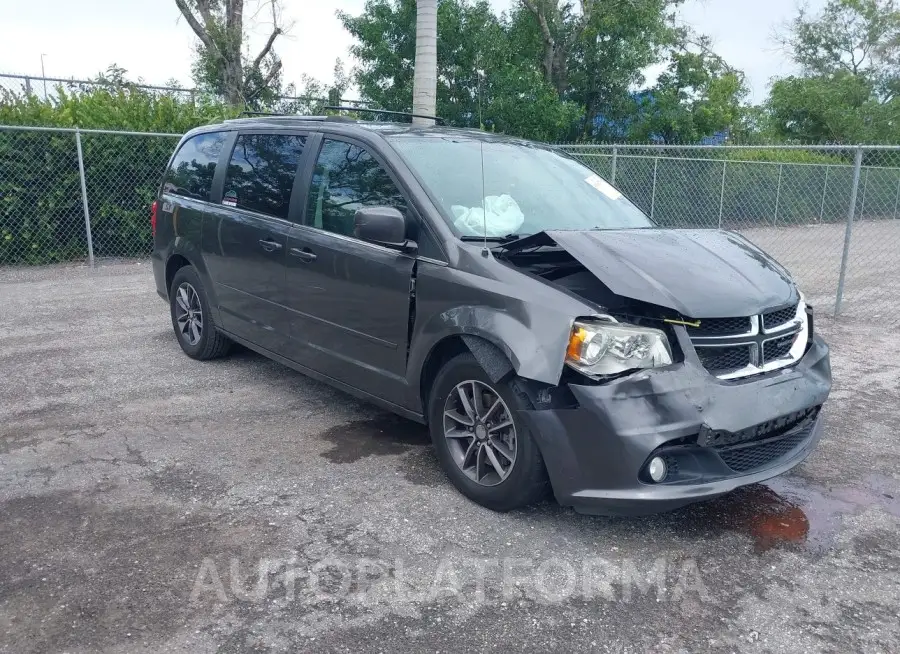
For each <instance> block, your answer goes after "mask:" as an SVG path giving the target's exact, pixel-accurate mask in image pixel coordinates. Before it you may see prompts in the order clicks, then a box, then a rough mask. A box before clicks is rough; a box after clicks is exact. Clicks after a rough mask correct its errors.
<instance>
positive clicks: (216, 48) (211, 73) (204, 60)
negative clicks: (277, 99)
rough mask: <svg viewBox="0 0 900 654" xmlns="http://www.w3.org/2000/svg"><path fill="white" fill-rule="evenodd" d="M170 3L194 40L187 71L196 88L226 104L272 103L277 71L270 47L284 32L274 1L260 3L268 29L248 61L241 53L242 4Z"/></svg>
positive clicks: (240, 0)
mask: <svg viewBox="0 0 900 654" xmlns="http://www.w3.org/2000/svg"><path fill="white" fill-rule="evenodd" d="M175 4H176V5H177V6H178V9H179V11H180V12H181V14H182V15H183V16H184V18H185V20H186V21H187V23H188V25H189V26H190V28H191V30H193V32H194V34H195V35H196V36H197V38H198V39H199V41H200V43H199V45H198V47H197V59H196V61H195V63H194V71H193V72H194V78H195V80H196V82H197V83H198V85H200V86H201V87H204V88H206V89H208V90H210V91H212V92H213V93H215V94H216V95H220V96H222V97H224V98H225V101H226V102H227V103H228V104H230V105H232V106H238V105H250V106H254V105H258V104H260V103H261V102H265V101H270V100H272V99H273V96H274V95H275V93H273V92H272V89H273V87H276V86H277V85H278V83H279V79H280V75H281V68H282V64H281V60H280V59H279V58H278V56H277V55H276V54H275V51H274V49H273V46H274V45H275V41H276V40H277V39H278V37H279V36H281V35H282V34H284V33H285V28H284V26H283V24H282V20H281V15H280V6H279V4H278V0H265V2H264V4H263V5H262V6H261V7H260V10H262V8H263V7H268V9H269V10H270V12H271V16H272V31H271V32H270V34H269V37H268V39H267V40H266V42H265V44H264V45H263V47H262V49H261V50H260V51H259V52H258V53H257V54H256V56H255V57H253V58H250V56H249V55H247V54H245V52H244V49H243V47H244V44H245V41H246V34H245V25H244V0H175Z"/></svg>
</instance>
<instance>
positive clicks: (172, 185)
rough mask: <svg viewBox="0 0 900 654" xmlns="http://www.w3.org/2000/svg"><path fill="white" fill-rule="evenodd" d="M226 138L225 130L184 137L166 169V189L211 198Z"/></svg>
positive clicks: (166, 190) (204, 198)
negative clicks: (217, 164) (214, 177)
mask: <svg viewBox="0 0 900 654" xmlns="http://www.w3.org/2000/svg"><path fill="white" fill-rule="evenodd" d="M227 138H228V135H227V134H226V133H225V132H210V133H208V134H197V136H193V137H191V138H189V139H188V140H187V141H185V142H184V144H182V146H181V148H180V149H179V150H178V153H177V154H176V155H175V158H174V159H173V160H172V165H171V166H169V170H168V171H166V179H165V182H164V186H163V189H164V190H165V192H166V193H174V194H175V195H184V196H186V197H189V198H194V199H196V200H206V201H207V202H209V193H210V189H212V181H213V176H214V175H215V174H216V163H218V161H219V155H221V154H222V148H224V147H225V141H226V139H227Z"/></svg>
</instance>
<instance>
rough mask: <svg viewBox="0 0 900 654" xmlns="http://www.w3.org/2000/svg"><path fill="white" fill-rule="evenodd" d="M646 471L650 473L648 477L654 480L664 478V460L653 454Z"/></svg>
mask: <svg viewBox="0 0 900 654" xmlns="http://www.w3.org/2000/svg"><path fill="white" fill-rule="evenodd" d="M647 472H648V473H650V479H652V480H653V481H655V482H661V481H662V480H663V479H665V478H666V473H667V472H668V471H667V470H666V462H665V461H663V460H662V459H661V458H660V457H658V456H655V457H653V458H652V459H650V465H648V466H647Z"/></svg>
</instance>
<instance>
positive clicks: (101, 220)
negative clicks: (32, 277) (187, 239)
mask: <svg viewBox="0 0 900 654" xmlns="http://www.w3.org/2000/svg"><path fill="white" fill-rule="evenodd" d="M180 137H181V135H180V134H148V133H140V132H104V131H98V130H75V129H57V128H39V127H2V126H0V266H9V265H37V264H47V263H57V262H63V261H74V260H86V261H88V262H89V263H90V264H91V265H93V263H94V260H95V259H96V258H128V257H141V258H143V257H147V256H149V254H150V251H151V248H152V240H151V235H150V226H149V225H150V223H149V215H150V214H149V206H150V203H151V202H152V201H153V197H154V195H155V194H156V190H157V188H158V185H159V181H160V179H161V175H162V171H163V169H164V168H165V165H166V162H167V161H168V159H169V156H170V155H171V154H172V150H173V149H174V148H175V145H176V144H177V143H178V139H179V138H180Z"/></svg>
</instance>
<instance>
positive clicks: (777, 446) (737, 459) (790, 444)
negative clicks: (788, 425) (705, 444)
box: [719, 428, 810, 472]
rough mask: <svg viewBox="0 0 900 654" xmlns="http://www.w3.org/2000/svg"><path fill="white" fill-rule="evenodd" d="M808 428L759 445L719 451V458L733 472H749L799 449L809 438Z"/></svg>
mask: <svg viewBox="0 0 900 654" xmlns="http://www.w3.org/2000/svg"><path fill="white" fill-rule="evenodd" d="M809 433H810V428H807V429H804V430H802V431H800V432H797V433H796V434H791V435H790V436H786V437H784V438H775V439H771V440H768V441H764V442H761V443H759V444H751V445H739V446H737V447H734V448H731V449H727V450H721V451H719V456H720V457H722V460H723V461H724V462H725V465H727V466H728V467H729V468H731V469H732V470H734V471H735V472H750V471H751V470H755V469H756V468H762V467H763V466H766V465H768V464H770V463H772V462H773V461H775V460H777V459H780V458H781V457H783V456H784V455H786V454H788V453H789V452H791V451H792V450H794V449H796V448H797V447H799V446H800V445H801V444H802V443H803V441H805V440H806V438H807V437H808V436H809Z"/></svg>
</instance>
